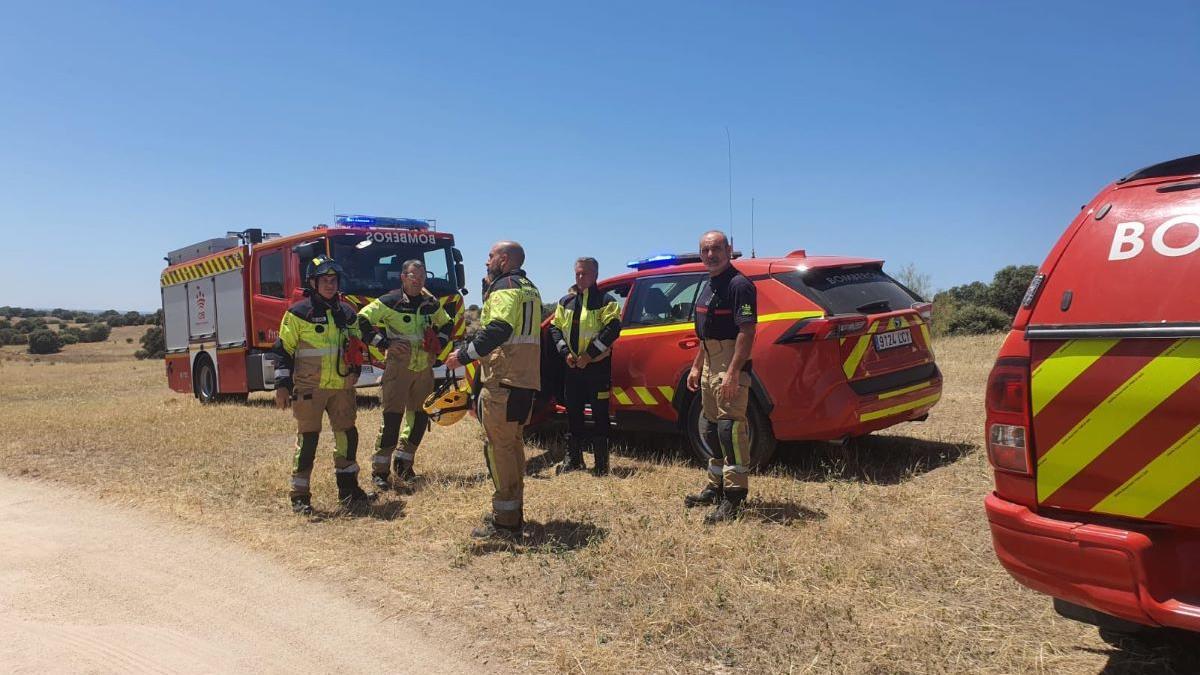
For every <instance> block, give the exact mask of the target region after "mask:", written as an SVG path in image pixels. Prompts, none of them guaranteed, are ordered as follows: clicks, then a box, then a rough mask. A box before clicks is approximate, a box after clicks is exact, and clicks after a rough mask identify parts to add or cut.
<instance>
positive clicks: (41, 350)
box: [29, 329, 62, 354]
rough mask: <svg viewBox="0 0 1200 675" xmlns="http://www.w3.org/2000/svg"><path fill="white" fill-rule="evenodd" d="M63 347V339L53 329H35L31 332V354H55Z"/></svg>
mask: <svg viewBox="0 0 1200 675" xmlns="http://www.w3.org/2000/svg"><path fill="white" fill-rule="evenodd" d="M61 349H62V341H61V340H59V338H58V333H55V332H54V331H52V330H45V329H43V330H35V331H34V332H32V333H30V334H29V353H30V354H53V353H55V352H57V351H59V350H61Z"/></svg>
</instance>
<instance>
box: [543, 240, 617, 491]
mask: <svg viewBox="0 0 1200 675" xmlns="http://www.w3.org/2000/svg"><path fill="white" fill-rule="evenodd" d="M599 275H600V263H598V262H597V261H596V259H595V258H580V259H578V260H576V261H575V285H574V286H572V287H571V288H570V290H569V291H568V292H567V294H566V295H565V296H563V298H562V299H561V300H559V301H558V306H557V307H555V308H554V318H553V319H551V322H550V339H551V340H552V341H553V343H554V348H555V349H556V350H557V351H558V354H559V356H561V357H562V359H563V361H564V362H565V364H566V370H565V371H564V372H563V395H564V396H563V397H564V398H565V399H566V400H565V403H566V407H567V423H568V432H567V457H566V459H564V460H563V463H562V464H561V465H559V467H558V471H559V473H564V472H567V471H575V470H579V469H586V468H587V467H586V466H585V465H584V463H583V445H584V441H585V440H589V441H591V443H590V445H591V446H592V453H593V456H594V457H595V465H594V467H593V469H594V471H595V474H596V475H597V476H603V475H605V474H607V473H608V453H609V444H610V440H609V436H610V432H611V427H610V422H609V416H608V401H609V389H611V388H612V360H611V359H609V358H608V357H609V356H610V355H611V354H612V346H613V343H614V342H616V340H617V336H618V335H620V333H621V308H620V306H619V305H618V304H617V299H616V298H614V297H613V296H611V295H609V294H607V293H602V292H601V291H600V290H599V289H597V288H596V278H597V277H598V276H599ZM588 404H591V406H592V422H593V424H594V425H595V429H594V431H593V432H592V436H591V437H590V438H588V437H586V436H585V432H584V406H586V405H588Z"/></svg>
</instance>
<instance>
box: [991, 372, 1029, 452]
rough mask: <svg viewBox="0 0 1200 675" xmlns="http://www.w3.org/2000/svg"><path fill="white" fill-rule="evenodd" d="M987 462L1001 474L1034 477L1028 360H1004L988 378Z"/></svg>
mask: <svg viewBox="0 0 1200 675" xmlns="http://www.w3.org/2000/svg"><path fill="white" fill-rule="evenodd" d="M984 405H985V408H986V410H987V425H986V426H987V451H988V461H990V462H991V463H992V466H993V467H995V468H996V469H1000V470H1002V471H1011V472H1013V473H1018V474H1022V475H1026V476H1031V475H1033V463H1032V461H1031V458H1030V451H1031V447H1030V428H1031V427H1032V424H1031V420H1030V416H1029V359H1025V358H1001V359H998V360H997V361H996V365H995V366H993V367H992V372H991V375H989V376H988V383H987V398H986V401H985V404H984Z"/></svg>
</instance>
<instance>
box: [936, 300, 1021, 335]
mask: <svg viewBox="0 0 1200 675" xmlns="http://www.w3.org/2000/svg"><path fill="white" fill-rule="evenodd" d="M1011 324H1012V317H1011V316H1008V315H1007V314H1005V313H1004V312H1001V311H1000V310H998V309H996V308H995V307H981V306H979V305H965V306H961V307H957V308H956V309H955V311H954V314H953V315H952V316H951V317H950V320H949V323H948V325H947V326H946V332H947V333H949V334H951V335H981V334H983V333H1000V332H1003V331H1005V330H1008V327H1009V325H1011Z"/></svg>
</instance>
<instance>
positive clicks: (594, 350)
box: [550, 286, 621, 360]
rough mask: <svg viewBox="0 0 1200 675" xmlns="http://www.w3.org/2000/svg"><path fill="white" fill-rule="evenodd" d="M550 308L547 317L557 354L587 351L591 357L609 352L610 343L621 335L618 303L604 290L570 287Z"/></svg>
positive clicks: (577, 353)
mask: <svg viewBox="0 0 1200 675" xmlns="http://www.w3.org/2000/svg"><path fill="white" fill-rule="evenodd" d="M571 290H572V292H571V293H568V294H567V295H564V296H563V297H562V299H561V300H559V301H558V306H556V307H555V308H554V318H553V319H551V320H550V338H551V340H553V341H554V348H555V349H556V350H558V353H559V355H561V356H564V357H565V356H567V355H568V354H574V355H575V356H579V355H581V354H584V353H585V352H586V353H587V355H588V356H590V357H592V359H593V360H595V359H601V358H605V357H607V356H608V355H609V354H611V353H612V352H611V349H612V346H613V343H614V342H616V340H617V336H618V335H620V334H621V306H620V305H619V304H617V299H616V298H615V297H613V296H612V295H610V294H608V293H601V292H600V291H599V290H598V289H597V288H596V287H595V286H593V287H591V288H585V289H583V292H582V293H580V292H579V291H578V289H575V288H572V289H571Z"/></svg>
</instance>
